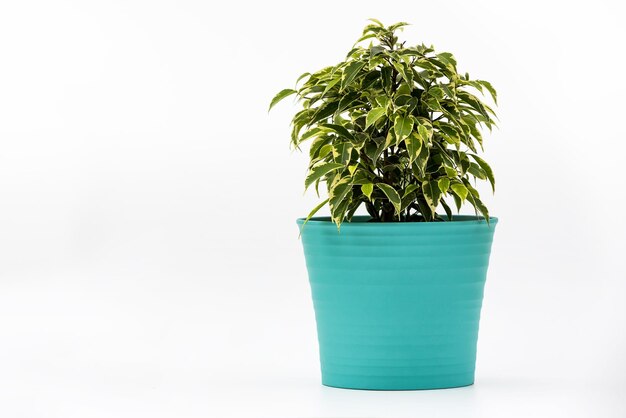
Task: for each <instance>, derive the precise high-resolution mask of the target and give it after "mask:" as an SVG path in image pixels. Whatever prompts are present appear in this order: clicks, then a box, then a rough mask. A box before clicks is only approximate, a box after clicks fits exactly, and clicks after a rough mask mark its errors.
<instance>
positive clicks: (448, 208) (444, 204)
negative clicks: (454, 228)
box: [439, 199, 452, 221]
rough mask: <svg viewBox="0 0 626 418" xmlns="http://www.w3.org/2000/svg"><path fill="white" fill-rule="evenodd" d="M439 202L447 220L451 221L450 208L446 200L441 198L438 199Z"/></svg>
mask: <svg viewBox="0 0 626 418" xmlns="http://www.w3.org/2000/svg"><path fill="white" fill-rule="evenodd" d="M439 203H441V206H443V210H445V211H446V216H447V217H448V220H449V221H451V220H452V211H451V210H450V206H448V204H447V203H446V201H445V200H443V199H441V200H440V201H439Z"/></svg>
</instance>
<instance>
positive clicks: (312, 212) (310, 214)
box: [300, 199, 329, 235]
mask: <svg viewBox="0 0 626 418" xmlns="http://www.w3.org/2000/svg"><path fill="white" fill-rule="evenodd" d="M328 200H329V199H326V200H324V201H323V202H322V203H320V204H319V205H317V206H315V207H314V208H313V210H312V211H311V212H309V215H308V216H307V217H306V219H305V220H304V222H303V223H302V226H301V227H300V234H301V235H302V229H303V228H304V225H306V223H307V222H309V220H310V219H311V218H312V217H313V216H314V215H315V214H316V213H317V211H319V210H320V209H321V208H323V207H324V205H325V204H326V203H328Z"/></svg>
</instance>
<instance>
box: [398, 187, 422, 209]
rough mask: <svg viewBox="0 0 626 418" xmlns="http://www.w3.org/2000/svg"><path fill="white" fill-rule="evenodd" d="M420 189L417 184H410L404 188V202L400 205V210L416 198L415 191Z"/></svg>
mask: <svg viewBox="0 0 626 418" xmlns="http://www.w3.org/2000/svg"><path fill="white" fill-rule="evenodd" d="M418 189H419V186H418V185H417V184H413V183H411V184H409V185H408V186H406V188H405V189H404V194H403V195H402V204H401V205H400V211H403V210H404V209H406V208H407V207H408V206H409V205H410V204H411V203H412V202H413V201H414V200H415V191H416V190H418Z"/></svg>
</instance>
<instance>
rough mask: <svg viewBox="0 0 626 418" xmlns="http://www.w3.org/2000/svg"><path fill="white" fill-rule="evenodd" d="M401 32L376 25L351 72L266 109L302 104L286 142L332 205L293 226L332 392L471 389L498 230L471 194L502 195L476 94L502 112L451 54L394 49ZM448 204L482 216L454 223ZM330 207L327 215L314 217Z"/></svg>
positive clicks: (337, 73)
mask: <svg viewBox="0 0 626 418" xmlns="http://www.w3.org/2000/svg"><path fill="white" fill-rule="evenodd" d="M405 25H406V23H397V24H394V25H391V26H384V25H383V24H382V23H380V22H379V21H377V20H375V19H372V23H371V24H369V25H368V26H366V27H365V29H364V31H363V36H362V37H361V38H360V39H359V40H358V41H357V42H356V44H355V45H354V47H353V48H352V50H350V52H349V53H348V54H347V57H346V59H345V61H343V62H340V63H339V64H337V65H334V66H331V67H326V68H323V69H322V70H320V71H317V72H314V73H305V74H303V75H302V76H301V77H300V78H299V79H298V81H297V82H296V88H295V89H285V90H282V91H281V92H279V93H278V94H277V95H276V96H275V97H274V99H273V100H272V102H271V104H270V109H271V108H272V107H273V106H274V105H275V104H276V103H278V102H279V101H280V100H282V99H284V98H286V97H289V96H291V95H295V96H296V97H297V98H298V100H299V102H300V103H301V105H302V110H300V111H299V112H298V113H296V115H295V116H294V118H293V121H292V127H293V129H292V133H291V143H292V145H293V146H294V147H295V148H297V149H299V148H300V147H301V145H302V144H303V143H305V142H309V143H310V150H309V154H310V164H309V171H308V175H307V176H306V179H305V188H308V187H314V188H315V189H316V190H317V191H318V192H319V186H320V183H324V184H325V185H326V190H327V194H328V198H327V199H325V200H323V201H322V202H321V203H320V204H319V205H318V206H317V207H315V208H314V209H313V210H312V211H311V213H310V214H309V215H308V217H307V218H305V219H299V220H298V224H299V227H300V230H301V234H302V235H301V237H302V243H303V247H304V253H305V257H306V263H307V269H308V273H309V279H310V284H311V290H312V295H313V301H314V307H315V314H316V320H317V328H318V339H319V344H320V360H321V366H322V383H323V384H325V385H328V386H336V387H344V388H355V389H388V390H393V389H431V388H447V387H458V386H465V385H469V384H472V383H473V382H474V369H475V359H476V342H477V338H478V321H479V318H480V309H481V305H482V296H483V288H484V283H485V278H486V272H487V266H488V262H489V254H490V250H491V242H492V238H493V233H494V229H495V225H496V223H497V219H496V218H494V217H490V216H489V213H488V210H487V208H486V206H485V205H484V204H483V202H482V201H481V199H480V196H479V193H478V191H477V190H476V188H475V187H474V186H473V185H472V181H475V180H476V179H478V180H486V181H489V182H490V183H491V186H492V187H494V190H495V180H494V176H493V172H492V170H491V168H490V166H489V165H488V164H487V163H486V162H485V161H484V160H483V159H482V158H481V157H480V156H478V155H477V154H478V150H479V149H481V150H482V145H483V142H482V135H481V130H480V129H481V128H482V127H487V128H489V129H491V128H492V126H494V121H493V118H494V117H495V114H494V112H493V110H492V109H491V108H490V107H489V106H488V105H487V104H485V103H484V101H483V100H482V99H480V98H479V97H478V95H479V94H482V93H485V94H488V95H489V96H490V97H491V99H492V100H493V102H494V103H495V102H496V100H497V98H496V92H495V90H494V88H493V87H492V86H491V84H490V83H489V82H487V81H484V80H472V79H470V77H469V75H468V74H464V75H461V74H459V73H458V72H457V63H456V60H455V58H454V57H453V55H452V54H450V53H447V52H443V53H435V51H434V49H433V48H432V47H427V46H425V45H418V46H414V47H411V46H406V45H405V42H400V41H399V40H398V36H397V32H398V31H399V30H400V29H401V28H402V27H404V26H405ZM299 84H301V85H299ZM450 198H451V200H452V201H453V202H454V204H455V206H456V208H457V211H458V210H460V208H461V206H462V205H463V204H464V203H468V204H469V205H470V206H471V207H473V208H474V210H475V214H476V215H475V216H473V215H472V216H467V215H465V216H463V215H453V213H452V209H451V208H450V203H449V202H448V201H447V200H446V199H450ZM326 204H328V206H329V209H330V215H331V216H330V217H314V215H315V214H316V212H317V211H318V210H319V209H320V208H322V207H323V206H325V205H326ZM359 207H364V208H365V210H366V211H367V213H368V216H360V215H355V212H356V211H357V209H358V208H359ZM439 208H441V209H442V210H443V213H444V214H442V213H440V212H438V209H439Z"/></svg>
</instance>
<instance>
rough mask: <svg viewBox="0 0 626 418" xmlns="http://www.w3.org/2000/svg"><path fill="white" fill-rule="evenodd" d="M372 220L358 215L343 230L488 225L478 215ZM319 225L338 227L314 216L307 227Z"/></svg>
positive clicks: (494, 219)
mask: <svg viewBox="0 0 626 418" xmlns="http://www.w3.org/2000/svg"><path fill="white" fill-rule="evenodd" d="M305 219H306V218H298V219H297V220H296V222H297V223H298V225H300V226H302V225H303V224H304V221H305ZM370 219H372V218H371V216H367V215H358V216H354V217H353V218H352V221H350V222H348V221H345V222H342V224H341V229H343V228H381V227H387V228H399V227H405V228H406V227H409V228H423V227H431V228H432V227H436V228H439V227H446V226H452V225H455V226H459V225H477V224H485V225H486V224H487V221H486V220H485V218H482V217H477V216H476V215H452V220H451V221H448V220H445V221H442V222H367V221H368V220H370ZM497 223H498V218H497V217H495V216H490V217H489V225H490V226H491V225H494V226H495V225H496V224H497ZM309 224H310V225H317V226H333V227H336V225H335V224H334V223H333V222H332V221H331V218H330V216H314V217H313V218H311V219H309V220H308V222H307V225H309Z"/></svg>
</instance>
